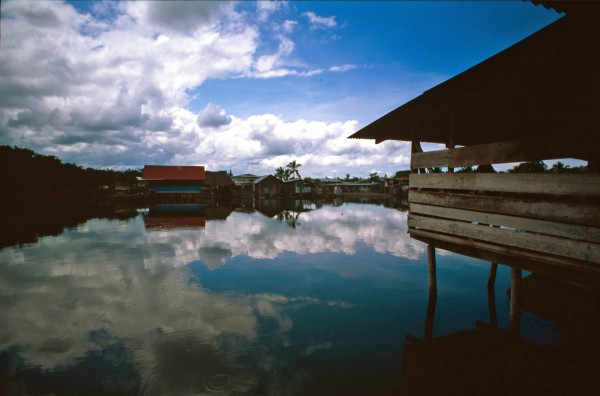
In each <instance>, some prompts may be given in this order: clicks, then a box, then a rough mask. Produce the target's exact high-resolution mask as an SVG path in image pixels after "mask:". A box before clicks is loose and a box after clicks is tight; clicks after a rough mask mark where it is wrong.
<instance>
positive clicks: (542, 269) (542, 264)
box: [410, 229, 600, 290]
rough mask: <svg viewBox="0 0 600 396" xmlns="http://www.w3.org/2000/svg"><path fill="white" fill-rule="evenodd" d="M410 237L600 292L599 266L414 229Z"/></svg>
mask: <svg viewBox="0 0 600 396" xmlns="http://www.w3.org/2000/svg"><path fill="white" fill-rule="evenodd" d="M410 236H411V237H412V238H415V239H417V240H419V241H421V242H423V243H425V244H433V245H435V246H436V247H437V248H439V249H444V250H447V251H450V252H454V253H457V254H462V255H464V256H470V257H476V258H478V259H481V260H485V261H493V262H497V263H500V264H505V265H510V266H515V267H518V268H521V269H524V270H527V271H531V272H535V273H539V274H542V275H546V276H550V277H553V278H555V279H559V280H561V281H564V282H566V283H571V284H574V285H577V286H582V287H587V288H591V289H597V290H600V267H599V266H598V265H594V264H590V263H583V262H580V261H577V260H570V259H568V258H565V257H555V256H548V255H544V254H541V253H536V252H530V251H523V250H520V249H515V248H512V247H510V246H501V245H496V244H493V243H488V242H482V241H476V240H473V239H467V238H461V237H457V236H452V235H445V234H439V233H436V232H431V231H426V230H416V229H412V230H410Z"/></svg>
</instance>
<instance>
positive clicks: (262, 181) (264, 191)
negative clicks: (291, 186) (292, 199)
mask: <svg viewBox="0 0 600 396" xmlns="http://www.w3.org/2000/svg"><path fill="white" fill-rule="evenodd" d="M282 186H283V182H282V181H281V180H279V179H278V178H276V177H275V176H273V175H267V176H261V177H259V178H258V179H256V180H254V190H253V191H254V194H255V195H256V196H258V197H259V198H271V197H278V196H280V195H281V190H282Z"/></svg>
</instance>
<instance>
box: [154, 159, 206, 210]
mask: <svg viewBox="0 0 600 396" xmlns="http://www.w3.org/2000/svg"><path fill="white" fill-rule="evenodd" d="M142 178H143V180H145V181H146V182H147V183H148V191H149V192H150V195H151V197H152V198H155V199H157V200H160V201H161V202H177V201H184V202H189V201H195V200H198V199H199V195H200V190H201V185H202V182H204V180H205V179H206V175H205V171H204V167H203V166H165V165H145V166H144V172H143V174H142Z"/></svg>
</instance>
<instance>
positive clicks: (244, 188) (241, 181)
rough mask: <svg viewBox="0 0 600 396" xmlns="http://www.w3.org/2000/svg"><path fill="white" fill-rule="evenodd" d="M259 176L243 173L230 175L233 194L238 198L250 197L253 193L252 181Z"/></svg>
mask: <svg viewBox="0 0 600 396" xmlns="http://www.w3.org/2000/svg"><path fill="white" fill-rule="evenodd" d="M259 177H260V176H257V175H253V174H249V173H245V174H243V175H237V176H232V177H231V180H232V181H233V184H234V190H233V191H234V194H235V195H236V196H237V197H238V198H251V197H252V196H253V195H254V181H255V180H256V179H258V178H259Z"/></svg>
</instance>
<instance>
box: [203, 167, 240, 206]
mask: <svg viewBox="0 0 600 396" xmlns="http://www.w3.org/2000/svg"><path fill="white" fill-rule="evenodd" d="M234 186H235V184H234V182H233V180H232V179H231V177H230V176H229V175H228V174H227V172H226V171H217V172H211V171H206V179H205V180H204V182H203V183H202V197H203V198H207V199H213V198H214V199H220V198H231V196H232V194H233V189H234Z"/></svg>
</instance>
